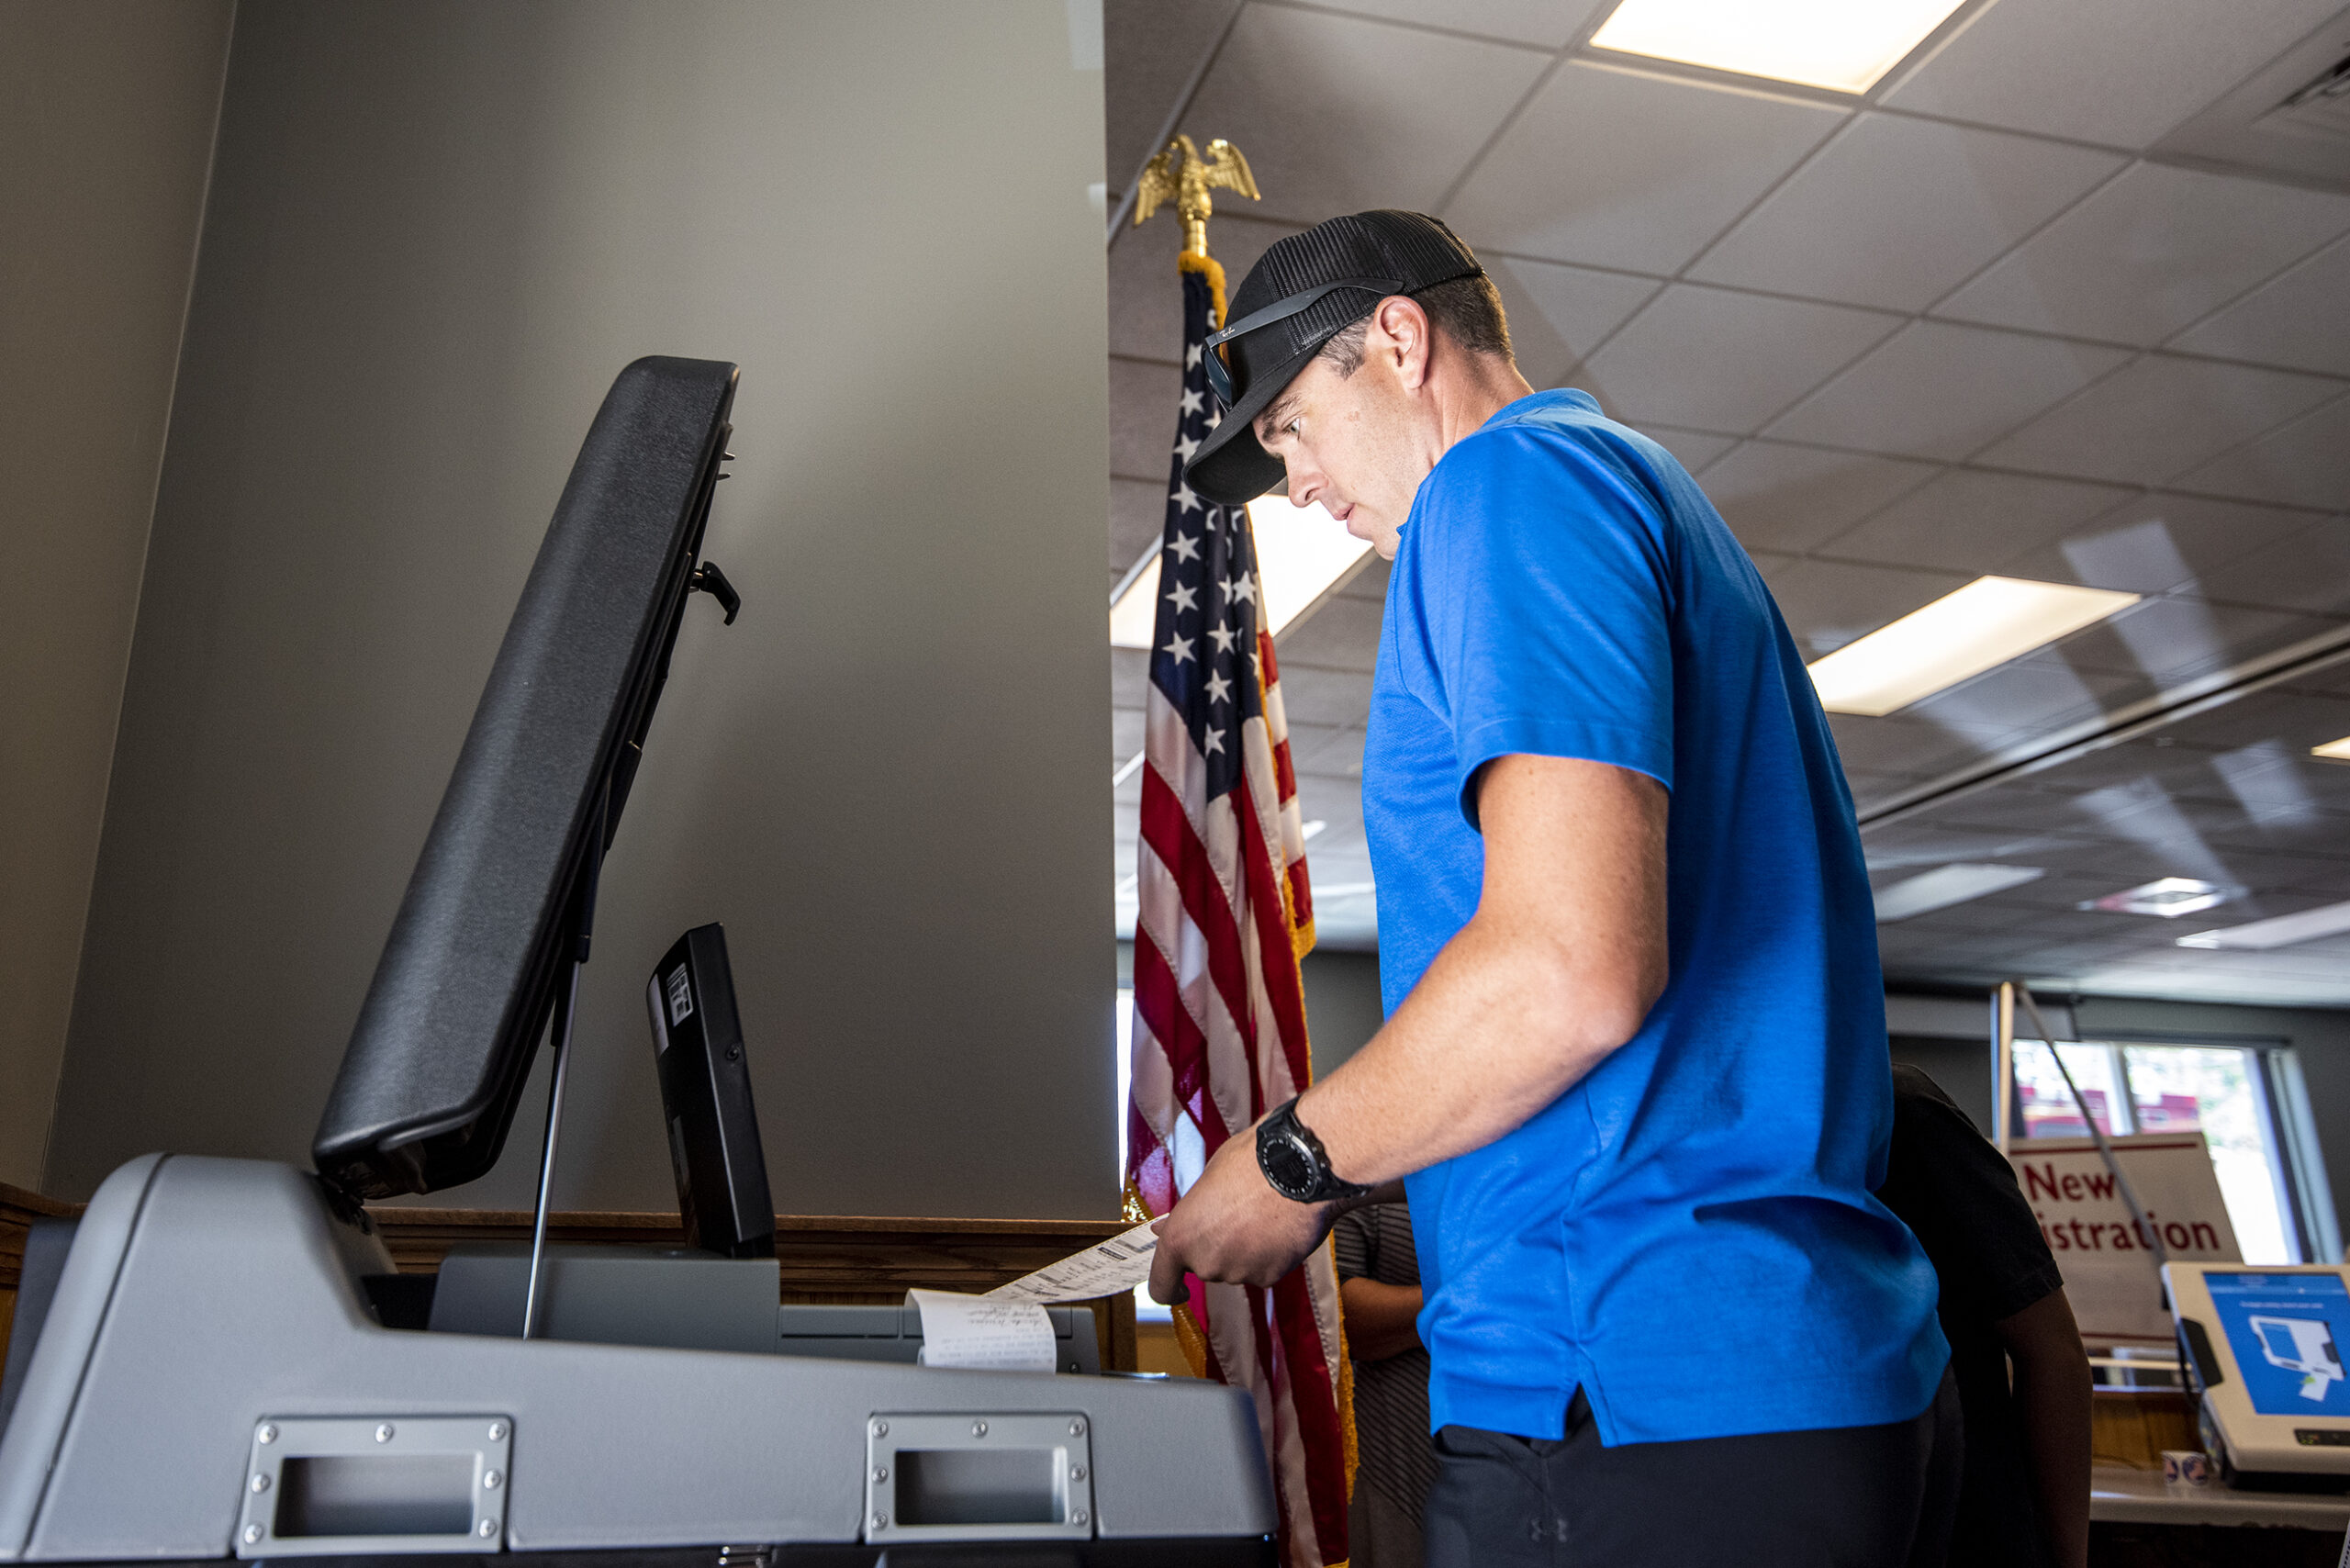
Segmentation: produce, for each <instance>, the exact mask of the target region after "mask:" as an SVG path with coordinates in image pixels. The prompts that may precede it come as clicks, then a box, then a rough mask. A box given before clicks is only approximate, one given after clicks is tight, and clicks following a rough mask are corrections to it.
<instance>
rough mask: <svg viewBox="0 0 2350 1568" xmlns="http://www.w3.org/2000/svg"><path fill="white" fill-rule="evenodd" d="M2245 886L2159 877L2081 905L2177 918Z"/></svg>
mask: <svg viewBox="0 0 2350 1568" xmlns="http://www.w3.org/2000/svg"><path fill="white" fill-rule="evenodd" d="M2241 891H2243V890H2242V889H2241V888H2226V887H2221V885H2220V884H2219V883H2217V882H2207V881H2204V880H2202V879H2200V878H2197V877H2157V878H2155V879H2154V880H2153V881H2151V882H2141V883H2140V884H2139V885H2138V886H2136V887H2134V888H2124V889H2122V890H2121V891H2120V892H2118V893H2108V894H2106V895H2105V897H2103V898H2101V899H2090V900H2088V901H2087V902H2084V903H2082V904H2080V905H2079V906H2078V907H2079V908H2081V909H2085V910H2089V909H2094V910H2102V911H2104V912H2105V913H2108V914H2158V915H2161V916H2162V917H2163V918H2164V919H2165V920H2176V919H2177V918H2178V917H2179V916H2180V915H2182V914H2193V913H2195V912H2196V911H2197V910H2201V909H2210V907H2211V906H2212V905H2214V904H2222V903H2225V902H2228V900H2230V899H2231V898H2233V897H2234V896H2235V895H2236V894H2237V893H2239V892H2241Z"/></svg>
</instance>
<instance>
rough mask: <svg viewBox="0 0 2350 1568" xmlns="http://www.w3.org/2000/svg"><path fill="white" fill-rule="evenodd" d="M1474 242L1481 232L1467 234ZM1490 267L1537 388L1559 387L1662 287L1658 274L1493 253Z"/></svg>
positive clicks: (1520, 363)
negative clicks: (1601, 269)
mask: <svg viewBox="0 0 2350 1568" xmlns="http://www.w3.org/2000/svg"><path fill="white" fill-rule="evenodd" d="M1463 237H1464V238H1465V239H1467V240H1468V241H1469V242H1470V243H1471V245H1472V246H1474V245H1475V244H1476V236H1475V235H1473V234H1472V235H1466V236H1463ZM1484 261H1485V271H1486V272H1487V274H1490V275H1491V276H1492V278H1493V280H1494V287H1495V288H1497V289H1499V290H1500V291H1501V297H1502V307H1503V308H1504V309H1505V310H1506V311H1508V313H1509V339H1510V347H1511V348H1512V349H1513V350H1514V351H1515V352H1516V356H1517V368H1518V370H1519V372H1520V373H1521V374H1523V375H1525V377H1526V379H1527V381H1529V382H1531V383H1533V384H1534V386H1537V387H1543V386H1558V385H1559V384H1560V383H1561V382H1563V381H1564V380H1566V378H1567V377H1568V376H1569V375H1572V374H1573V372H1574V368H1575V366H1577V365H1578V364H1582V363H1583V356H1584V355H1585V354H1587V353H1590V352H1591V351H1592V350H1593V349H1595V348H1597V347H1598V346H1599V344H1600V342H1601V341H1602V340H1603V339H1605V338H1606V336H1607V334H1608V333H1610V332H1612V331H1614V330H1616V329H1617V328H1618V327H1620V326H1622V325H1623V324H1624V322H1625V320H1626V319H1627V318H1628V317H1629V316H1630V315H1631V314H1632V312H1633V311H1635V310H1638V309H1639V308H1640V307H1641V306H1643V305H1645V304H1647V303H1648V302H1649V300H1650V298H1651V297H1653V296H1654V295H1655V293H1656V291H1657V289H1658V287H1659V286H1660V285H1659V284H1658V283H1657V281H1656V279H1654V278H1649V277H1633V276H1631V275H1629V274H1625V273H1603V272H1593V271H1592V270H1590V269H1589V268H1587V267H1570V266H1565V265H1562V264H1561V263H1557V262H1537V261H1529V260H1526V259H1524V258H1521V257H1515V256H1487V257H1485V258H1484Z"/></svg>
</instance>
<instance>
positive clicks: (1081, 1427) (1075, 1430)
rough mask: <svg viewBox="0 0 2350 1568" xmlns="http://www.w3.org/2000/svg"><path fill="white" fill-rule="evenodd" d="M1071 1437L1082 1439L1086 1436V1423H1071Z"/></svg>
mask: <svg viewBox="0 0 2350 1568" xmlns="http://www.w3.org/2000/svg"><path fill="white" fill-rule="evenodd" d="M1069 1436H1070V1437H1072V1438H1081V1437H1083V1436H1085V1423H1084V1422H1083V1421H1081V1420H1079V1421H1071V1422H1070V1423H1069Z"/></svg>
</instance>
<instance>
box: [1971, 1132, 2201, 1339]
mask: <svg viewBox="0 0 2350 1568" xmlns="http://www.w3.org/2000/svg"><path fill="white" fill-rule="evenodd" d="M2109 1142H2110V1143H2111V1145H2112V1148H2113V1154H2114V1158H2115V1159H2116V1160H2117V1161H2119V1162H2120V1164H2121V1170H2122V1171H2123V1173H2124V1174H2126V1175H2127V1176H2128V1177H2129V1178H2130V1186H2131V1189H2132V1191H2133V1192H2135V1193H2137V1194H2138V1202H2139V1204H2140V1205H2141V1206H2142V1207H2143V1209H2144V1210H2145V1216H2146V1217H2145V1223H2146V1226H2147V1227H2150V1228H2152V1229H2153V1230H2154V1231H2157V1232H2159V1233H2160V1235H2161V1237H2162V1244H2163V1246H2164V1247H2165V1249H2168V1252H2169V1255H2170V1257H2171V1259H2172V1260H2174V1261H2177V1262H2182V1263H2240V1262H2242V1261H2243V1260H2244V1252H2243V1250H2242V1249H2240V1248H2239V1247H2238V1246H2237V1245H2236V1233H2235V1227H2234V1226H2232V1225H2230V1224H2229V1223H2228V1205H2227V1203H2226V1201H2225V1200H2224V1199H2222V1198H2221V1195H2220V1179H2219V1177H2218V1175H2217V1174H2216V1173H2215V1172H2214V1171H2213V1170H2212V1169H2211V1154H2210V1149H2208V1148H2205V1147H2204V1143H2203V1135H2202V1134H2201V1133H2146V1134H2142V1135H2140V1136H2138V1137H2118V1138H2112V1139H2109ZM2008 1159H2009V1162H2010V1163H2012V1164H2013V1165H2014V1166H2015V1170H2016V1183H2017V1185H2019V1186H2020V1187H2021V1188H2022V1189H2023V1195H2024V1198H2025V1200H2026V1201H2027V1202H2029V1203H2030V1204H2031V1212H2032V1216H2033V1217H2034V1218H2035V1219H2037V1220H2039V1221H2040V1233H2041V1235H2042V1236H2043V1237H2044V1238H2047V1241H2048V1246H2049V1248H2050V1249H2051V1250H2053V1252H2054V1253H2055V1254H2056V1266H2057V1267H2058V1268H2059V1269H2061V1270H2063V1271H2064V1274H2065V1296H2066V1297H2067V1298H2068V1299H2069V1300H2070V1301H2071V1302H2072V1305H2073V1316H2074V1317H2075V1318H2076V1319H2077V1320H2078V1321H2079V1323H2080V1326H2081V1337H2082V1338H2086V1339H2158V1340H2165V1341H2167V1340H2168V1339H2169V1338H2171V1336H2172V1329H2171V1320H2170V1313H2169V1311H2168V1310H2167V1309H2166V1308H2165V1307H2164V1305H2163V1296H2162V1280H2161V1278H2160V1276H2159V1275H2158V1274H2156V1272H2155V1266H2156V1260H2155V1254H2154V1251H2153V1249H2152V1248H2151V1246H2150V1245H2149V1243H2148V1239H2147V1236H2146V1230H2145V1229H2144V1228H2142V1227H2141V1226H2139V1225H2138V1223H2137V1222H2136V1221H2135V1220H2133V1219H2132V1217H2131V1215H2130V1206H2129V1205H2128V1204H2125V1203H2123V1202H2122V1201H2121V1192H2120V1191H2119V1190H2118V1189H2117V1187H2116V1186H2115V1183H2114V1180H2113V1173H2112V1172H2111V1171H2109V1170H2107V1169H2106V1168H2105V1161H2104V1160H2102V1159H2099V1158H2098V1152H2097V1145H2096V1144H2095V1143H2094V1142H2092V1141H2091V1140H2089V1139H2087V1138H2032V1139H2029V1140H2027V1141H2025V1142H2022V1143H2019V1144H2017V1145H2015V1146H2014V1147H2013V1148H2010V1149H2009V1153H2008Z"/></svg>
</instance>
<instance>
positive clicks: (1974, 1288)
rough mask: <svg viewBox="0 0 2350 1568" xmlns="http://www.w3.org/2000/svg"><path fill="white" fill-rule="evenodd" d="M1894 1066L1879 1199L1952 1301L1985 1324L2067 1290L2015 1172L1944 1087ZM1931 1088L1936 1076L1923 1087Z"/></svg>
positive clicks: (1952, 1304) (1995, 1321)
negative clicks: (1913, 1237) (1889, 1141)
mask: <svg viewBox="0 0 2350 1568" xmlns="http://www.w3.org/2000/svg"><path fill="white" fill-rule="evenodd" d="M1918 1077H1922V1075H1914V1076H1905V1074H1904V1072H1902V1071H1900V1070H1897V1073H1896V1077H1895V1085H1896V1089H1897V1092H1896V1094H1895V1096H1894V1120H1893V1149H1892V1152H1891V1157H1890V1159H1889V1160H1888V1167H1889V1170H1888V1178H1887V1180H1886V1187H1885V1191H1884V1192H1883V1193H1881V1194H1880V1195H1881V1196H1882V1197H1884V1199H1885V1200H1886V1206H1887V1207H1889V1208H1891V1209H1892V1210H1893V1211H1894V1212H1895V1213H1896V1214H1897V1215H1900V1216H1901V1219H1902V1221H1903V1223H1905V1224H1906V1225H1908V1226H1909V1228H1910V1229H1911V1230H1912V1231H1914V1232H1915V1233H1916V1234H1917V1237H1918V1241H1919V1245H1920V1246H1922V1247H1924V1248H1925V1249H1926V1256H1927V1257H1928V1258H1929V1259H1930V1260H1932V1262H1933V1265H1934V1271H1935V1272H1936V1273H1937V1274H1939V1275H1940V1276H1941V1278H1942V1294H1943V1296H1944V1298H1945V1305H1946V1306H1949V1307H1954V1308H1957V1309H1958V1310H1960V1311H1963V1312H1964V1313H1965V1314H1966V1315H1967V1316H1969V1317H1972V1318H1974V1319H1975V1320H1976V1321H1977V1322H1980V1323H1983V1324H1986V1325H1988V1324H1993V1323H1997V1322H1998V1321H1999V1320H2000V1319H2002V1318H2006V1317H2012V1316H2015V1315H2016V1314H2017V1313H2019V1312H2021V1311H2022V1310H2023V1309H2024V1308H2025V1307H2028V1306H2030V1305H2032V1304H2033V1303H2035V1302H2037V1301H2039V1300H2041V1299H2042V1297H2044V1296H2046V1295H2048V1294H2050V1293H2051V1292H2053V1291H2055V1290H2057V1289H2059V1288H2061V1287H2062V1286H2063V1284H2064V1282H2065V1276H2064V1274H2063V1273H2062V1272H2061V1271H2059V1270H2058V1269H2057V1267H2056V1256H2055V1254H2054V1253H2053V1252H2052V1251H2050V1250H2049V1248H2048V1242H2047V1239H2046V1238H2044V1237H2042V1235H2041V1233H2040V1222H2039V1221H2038V1220H2036V1219H2034V1218H2033V1217H2032V1213H2031V1204H2030V1203H2028V1202H2026V1201H2025V1199H2024V1195H2023V1192H2022V1190H2021V1189H2020V1188H2019V1187H2018V1186H2017V1185H2016V1173H2015V1168H2014V1167H2013V1166H2011V1165H2009V1163H2008V1161H2007V1159H2006V1157H2005V1156H2003V1155H2001V1154H2000V1153H1999V1151H1998V1150H1997V1148H1994V1147H1992V1145H1991V1143H1990V1140H1988V1139H1987V1138H1986V1137H1984V1136H1983V1135H1982V1134H1981V1133H1979V1132H1977V1131H1975V1124H1974V1123H1972V1122H1970V1121H1968V1120H1967V1119H1966V1113H1965V1112H1964V1111H1962V1110H1960V1109H1959V1108H1958V1107H1957V1105H1956V1104H1954V1103H1952V1102H1951V1101H1950V1100H1949V1099H1948V1098H1947V1097H1946V1096H1944V1095H1942V1093H1941V1092H1939V1090H1938V1089H1937V1090H1936V1091H1934V1092H1919V1091H1918V1090H1917V1088H1916V1081H1917V1078H1918ZM1927 1082H1928V1083H1930V1082H1931V1081H1930V1080H1927Z"/></svg>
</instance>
